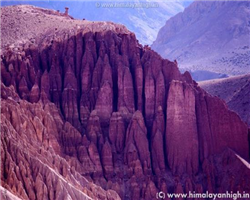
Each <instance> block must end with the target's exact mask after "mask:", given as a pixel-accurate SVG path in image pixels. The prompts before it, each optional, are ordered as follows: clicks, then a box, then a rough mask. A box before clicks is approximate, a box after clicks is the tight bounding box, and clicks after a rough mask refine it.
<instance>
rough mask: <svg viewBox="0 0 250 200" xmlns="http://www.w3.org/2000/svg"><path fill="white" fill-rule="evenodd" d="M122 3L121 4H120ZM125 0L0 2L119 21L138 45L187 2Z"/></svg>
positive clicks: (150, 38)
mask: <svg viewBox="0 0 250 200" xmlns="http://www.w3.org/2000/svg"><path fill="white" fill-rule="evenodd" d="M123 3H124V6H122V4H123ZM126 3H127V2H122V1H121V2H118V1H114V2H110V1H108V2H104V1H85V2H82V1H71V2H69V1H67V2H64V1H11V2H1V5H3V6H5V5H18V4H30V5H35V6H39V7H44V8H50V9H54V10H60V11H61V12H64V8H65V7H69V14H70V15H71V16H73V17H74V18H77V19H82V18H85V19H87V20H91V21H112V22H116V23H120V24H123V25H125V26H126V27H127V28H128V29H129V30H130V31H132V32H134V33H135V34H136V37H137V39H138V40H139V41H140V43H141V44H148V45H151V44H152V43H153V41H154V40H155V39H156V36H157V33H158V31H159V30H160V28H161V27H162V26H163V25H164V23H165V21H166V19H169V18H170V17H172V16H174V15H175V14H177V13H179V12H181V11H183V10H184V7H185V6H187V5H189V4H190V2H178V1H172V2H154V3H152V2H150V1H149V0H144V1H138V0H132V1H130V2H129V3H128V4H130V5H128V4H126ZM125 6H128V7H127V8H126V7H125ZM129 6H137V7H138V8H131V7H129ZM140 6H141V7H140ZM147 6H148V7H147Z"/></svg>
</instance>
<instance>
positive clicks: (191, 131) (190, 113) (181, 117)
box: [166, 81, 199, 174]
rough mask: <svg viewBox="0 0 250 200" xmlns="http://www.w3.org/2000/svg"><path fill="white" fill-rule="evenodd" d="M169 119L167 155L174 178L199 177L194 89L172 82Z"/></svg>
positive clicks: (168, 102) (167, 126)
mask: <svg viewBox="0 0 250 200" xmlns="http://www.w3.org/2000/svg"><path fill="white" fill-rule="evenodd" d="M166 115H167V123H166V147H167V148H166V154H167V158H168V164H169V167H170V168H171V170H172V171H173V173H174V174H183V173H185V172H186V173H188V174H196V173H197V172H198V166H199V159H198V155H199V150H198V149H199V147H198V145H199V144H198V131H197V125H196V113H195V93H194V89H193V88H192V86H190V85H188V84H186V83H183V82H179V81H172V82H171V84H170V87H169V95H168V99H167V112H166ZM184 138H185V139H184Z"/></svg>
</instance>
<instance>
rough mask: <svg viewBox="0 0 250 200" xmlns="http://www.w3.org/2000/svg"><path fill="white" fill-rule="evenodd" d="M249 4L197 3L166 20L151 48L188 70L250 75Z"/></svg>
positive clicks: (233, 2)
mask: <svg viewBox="0 0 250 200" xmlns="http://www.w3.org/2000/svg"><path fill="white" fill-rule="evenodd" d="M249 46H250V2H248V1H210V2H204V1H195V2H193V3H192V4H191V5H189V6H188V7H187V8H186V9H185V10H184V12H181V13H179V14H177V15H175V16H174V17H172V18H170V19H169V20H167V22H166V24H165V26H164V27H162V28H161V30H160V31H159V33H158V36H157V39H156V41H155V42H154V43H153V45H152V48H153V49H154V50H156V51H157V52H158V53H160V54H161V55H162V56H163V57H165V58H168V59H170V60H175V59H176V60H177V62H178V64H179V67H180V68H182V69H186V70H192V71H194V70H205V71H207V70H208V71H211V72H216V73H223V74H227V75H237V74H245V73H247V72H249V71H250V48H249Z"/></svg>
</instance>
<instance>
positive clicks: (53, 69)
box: [1, 6, 250, 199]
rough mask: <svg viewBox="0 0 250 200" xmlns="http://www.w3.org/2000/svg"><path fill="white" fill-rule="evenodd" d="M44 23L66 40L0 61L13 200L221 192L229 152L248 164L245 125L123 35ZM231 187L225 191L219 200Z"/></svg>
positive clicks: (45, 41) (7, 181)
mask: <svg viewBox="0 0 250 200" xmlns="http://www.w3.org/2000/svg"><path fill="white" fill-rule="evenodd" d="M21 8H22V7H21ZM25 8H26V9H27V10H28V11H30V12H28V15H31V16H33V14H32V12H31V11H32V9H34V10H33V12H34V13H36V12H38V11H37V10H36V9H35V8H30V7H29V6H28V7H25ZM16 9H18V6H17V7H16ZM20 12H22V9H21V11H20ZM39 12H41V11H39ZM6 15H8V14H6ZM44 15H46V17H44V19H47V17H48V18H49V19H51V18H52V19H53V20H55V21H56V22H58V27H61V25H62V24H61V23H62V22H63V23H64V26H63V27H65V25H68V26H69V30H65V29H63V28H60V29H58V32H56V33H55V34H52V35H51V34H47V33H46V34H44V35H42V36H44V37H42V36H39V38H37V40H36V42H35V43H33V44H29V42H26V43H25V45H21V46H19V50H17V51H16V50H14V49H9V50H7V49H4V51H3V54H2V55H1V72H2V73H1V76H2V85H3V86H2V92H1V98H2V119H3V120H2V121H1V127H2V130H4V134H1V140H2V143H3V144H4V145H2V146H1V147H2V148H1V154H2V155H3V156H2V162H1V163H2V166H1V168H2V170H1V172H2V174H1V180H2V182H3V183H4V185H3V187H4V188H6V189H8V190H9V191H10V192H11V193H13V194H15V195H17V196H18V197H20V198H23V199H36V198H38V197H37V196H36V195H37V194H38V193H39V198H40V197H41V198H43V197H44V196H46V197H48V199H56V198H59V199H60V198H62V199H63V198H66V197H68V198H72V199H79V198H80V199H84V198H85V199H86V198H88V197H86V196H85V194H86V195H87V196H89V197H91V198H92V199H119V197H118V196H117V194H119V196H120V198H121V199H153V198H155V197H156V193H157V192H159V191H161V190H162V191H168V192H184V191H188V190H189V191H191V190H195V191H199V192H203V191H206V190H208V189H209V190H211V191H214V192H217V191H218V189H219V188H218V187H217V185H220V184H222V182H221V181H223V180H224V179H223V177H221V176H220V175H219V174H218V173H217V172H218V169H219V168H220V166H221V165H222V163H223V162H222V160H221V156H222V154H223V152H225V151H230V152H231V154H232V156H233V157H235V156H239V157H240V158H241V159H240V160H239V161H237V162H239V163H241V164H239V165H241V166H243V165H242V163H243V164H244V162H248V161H249V143H248V129H247V126H246V124H244V123H243V122H242V121H241V120H240V118H239V117H238V116H237V115H236V114H235V113H233V112H231V111H229V110H228V109H227V107H226V106H225V104H224V102H223V101H221V100H220V99H218V98H215V97H212V96H210V95H209V94H207V93H206V92H204V91H203V90H202V89H201V88H199V87H198V85H197V84H196V83H195V82H194V81H192V79H191V77H190V74H189V73H185V74H184V75H182V74H181V73H180V72H179V70H178V67H177V63H174V62H170V61H168V60H164V59H162V58H161V57H160V56H159V55H158V54H157V53H155V52H154V51H152V50H150V49H149V48H144V47H142V46H141V45H140V44H138V42H137V41H136V38H135V35H134V34H133V33H130V32H129V31H128V30H127V29H125V28H124V27H123V26H120V25H115V24H113V23H106V22H97V23H92V22H87V21H86V22H85V21H84V22H82V21H81V22H79V21H75V20H72V19H68V18H67V19H64V18H61V17H60V18H59V19H61V20H62V22H60V20H59V21H58V18H57V17H58V16H57V17H56V18H54V17H53V16H51V15H48V14H44ZM47 15H48V16H47ZM10 17H11V16H10ZM33 17H34V16H33ZM20 20H22V19H20ZM53 20H52V21H53ZM21 22H22V23H24V24H25V21H21ZM44 23H45V22H44ZM26 25H27V27H29V26H30V24H29V23H26ZM73 25H77V27H74V26H73ZM48 26H50V25H48ZM78 26H79V27H78ZM49 30H51V31H52V32H53V33H54V31H55V30H54V27H49ZM41 34H43V32H41ZM20 37H21V36H20ZM4 38H5V37H4ZM3 41H5V40H3ZM6 43H7V42H6ZM38 44H39V45H38ZM14 45H16V43H15V44H14ZM19 45H20V44H19ZM16 152H19V153H16ZM217 158H218V159H217ZM242 159H243V160H242ZM243 161H244V162H243ZM226 165H227V164H226ZM17 166H19V167H17ZM20 166H22V167H21V168H22V171H23V172H22V173H23V174H22V173H21V174H20V172H19V170H20V169H19V168H20ZM9 169H14V170H9ZM26 169H27V170H26ZM235 169H236V168H235ZM232 170H233V172H232V173H236V172H234V169H232ZM244 171H245V172H244V173H245V174H246V177H249V175H248V170H247V169H244ZM236 176H237V175H236ZM45 177H46V178H45ZM204 177H206V179H205V178H204ZM29 182H30V183H31V184H30V185H29V186H26V184H27V185H28V183H29ZM36 184H37V185H38V186H36ZM97 185H98V186H97ZM238 185H239V187H240V188H241V189H244V190H245V191H250V189H249V188H248V187H247V186H246V185H244V184H242V180H241V179H240V178H239V179H236V180H235V184H234V185H233V186H232V187H231V188H232V190H236V189H237V187H238ZM228 187H229V183H227V182H225V181H223V187H221V190H222V191H225V189H226V188H228ZM38 188H39V189H38ZM101 188H102V189H101ZM113 190H115V191H116V192H117V193H115V192H114V191H113ZM52 191H56V192H52ZM60 191H61V192H60ZM44 198H45V197H44Z"/></svg>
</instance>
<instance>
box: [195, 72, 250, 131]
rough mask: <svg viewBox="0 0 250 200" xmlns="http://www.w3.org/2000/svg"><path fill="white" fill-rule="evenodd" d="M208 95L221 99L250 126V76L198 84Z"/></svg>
mask: <svg viewBox="0 0 250 200" xmlns="http://www.w3.org/2000/svg"><path fill="white" fill-rule="evenodd" d="M199 86H200V87H202V88H203V89H204V90H206V91H207V92H208V93H210V94H212V95H214V96H218V97H219V98H222V99H223V100H225V102H226V103H227V105H228V107H229V108H230V109H231V110H233V111H235V112H236V113H238V114H239V116H240V117H241V119H242V120H243V121H245V122H247V123H248V126H250V74H247V75H240V76H235V77H230V78H224V79H220V80H210V81H202V82H199Z"/></svg>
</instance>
